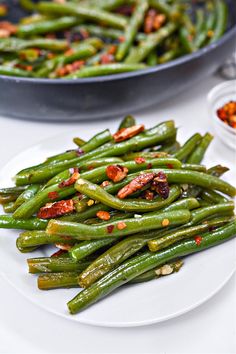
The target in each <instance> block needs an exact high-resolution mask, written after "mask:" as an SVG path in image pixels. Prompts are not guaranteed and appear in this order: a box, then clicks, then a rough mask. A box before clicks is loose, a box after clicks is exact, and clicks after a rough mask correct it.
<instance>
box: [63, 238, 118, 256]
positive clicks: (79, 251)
mask: <svg viewBox="0 0 236 354" xmlns="http://www.w3.org/2000/svg"><path fill="white" fill-rule="evenodd" d="M115 241H116V238H113V237H107V238H103V239H100V240H92V241H83V242H80V243H79V244H78V245H75V246H74V247H72V248H71V249H70V250H69V254H70V256H71V258H72V259H75V260H76V261H80V260H81V259H83V258H85V257H87V256H89V255H91V254H93V253H94V252H95V251H97V250H99V249H100V248H102V247H104V246H110V245H111V244H113V243H114V242H115Z"/></svg>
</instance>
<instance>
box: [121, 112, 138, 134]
mask: <svg viewBox="0 0 236 354" xmlns="http://www.w3.org/2000/svg"><path fill="white" fill-rule="evenodd" d="M133 125H136V121H135V118H134V117H133V116H131V115H128V116H125V117H124V118H123V119H122V121H121V123H120V125H119V128H118V130H120V129H123V128H129V127H132V126H133Z"/></svg>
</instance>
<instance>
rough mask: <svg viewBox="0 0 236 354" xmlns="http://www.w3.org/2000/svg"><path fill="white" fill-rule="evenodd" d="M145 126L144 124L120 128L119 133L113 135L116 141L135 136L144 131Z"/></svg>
mask: <svg viewBox="0 0 236 354" xmlns="http://www.w3.org/2000/svg"><path fill="white" fill-rule="evenodd" d="M144 129H145V127H144V125H143V124H138V125H133V126H132V127H129V128H122V129H120V130H118V132H117V133H115V134H114V135H113V138H114V140H115V142H116V143H118V142H120V141H124V140H127V139H130V138H132V137H133V136H135V135H137V134H139V133H141V132H142V131H144Z"/></svg>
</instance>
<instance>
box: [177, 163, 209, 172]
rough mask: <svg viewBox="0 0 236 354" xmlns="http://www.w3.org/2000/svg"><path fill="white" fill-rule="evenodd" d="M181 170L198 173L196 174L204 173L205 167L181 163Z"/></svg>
mask: <svg viewBox="0 0 236 354" xmlns="http://www.w3.org/2000/svg"><path fill="white" fill-rule="evenodd" d="M182 169H183V170H191V171H198V172H206V166H204V165H197V164H192V163H191V164H190V163H183V164H182Z"/></svg>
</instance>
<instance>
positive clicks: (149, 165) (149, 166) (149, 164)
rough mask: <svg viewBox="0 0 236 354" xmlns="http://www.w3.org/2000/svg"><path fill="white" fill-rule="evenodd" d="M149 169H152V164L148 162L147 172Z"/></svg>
mask: <svg viewBox="0 0 236 354" xmlns="http://www.w3.org/2000/svg"><path fill="white" fill-rule="evenodd" d="M150 168H152V163H151V162H149V163H148V164H147V169H148V170H149V169H150Z"/></svg>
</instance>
